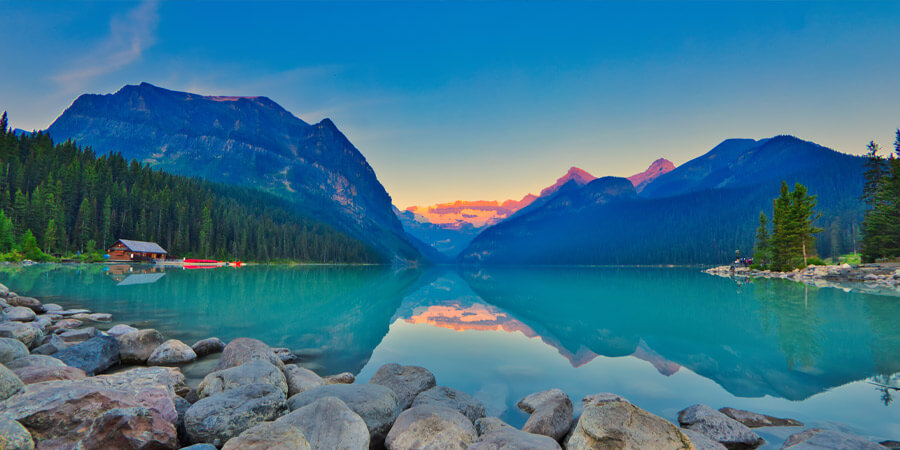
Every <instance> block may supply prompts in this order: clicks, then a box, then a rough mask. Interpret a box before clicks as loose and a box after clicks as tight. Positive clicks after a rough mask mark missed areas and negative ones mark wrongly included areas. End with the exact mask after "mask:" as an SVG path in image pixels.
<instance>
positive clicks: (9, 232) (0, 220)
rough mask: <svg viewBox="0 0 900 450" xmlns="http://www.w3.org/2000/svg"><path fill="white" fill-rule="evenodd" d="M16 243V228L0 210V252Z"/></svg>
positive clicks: (5, 250)
mask: <svg viewBox="0 0 900 450" xmlns="http://www.w3.org/2000/svg"><path fill="white" fill-rule="evenodd" d="M15 245H16V229H15V225H13V223H12V221H11V220H9V217H8V216H7V215H6V213H4V212H3V211H2V210H0V252H3V253H6V252H8V251H10V250H12V249H13V247H15Z"/></svg>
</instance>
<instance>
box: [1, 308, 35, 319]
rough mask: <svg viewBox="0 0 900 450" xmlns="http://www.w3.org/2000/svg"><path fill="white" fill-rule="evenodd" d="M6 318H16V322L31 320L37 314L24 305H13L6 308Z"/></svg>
mask: <svg viewBox="0 0 900 450" xmlns="http://www.w3.org/2000/svg"><path fill="white" fill-rule="evenodd" d="M5 314H6V320H14V321H16V322H31V321H33V320H34V319H35V318H36V317H37V314H35V313H34V311H32V310H31V309H29V308H26V307H24V306H13V307H12V308H9V309H7V310H6V313H5Z"/></svg>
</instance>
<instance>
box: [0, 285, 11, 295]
mask: <svg viewBox="0 0 900 450" xmlns="http://www.w3.org/2000/svg"><path fill="white" fill-rule="evenodd" d="M6 297H9V288H8V287H6V285H4V284H0V298H6Z"/></svg>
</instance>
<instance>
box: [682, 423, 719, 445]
mask: <svg viewBox="0 0 900 450" xmlns="http://www.w3.org/2000/svg"><path fill="white" fill-rule="evenodd" d="M681 432H682V433H683V434H684V435H685V436H687V437H688V439H690V440H691V444H694V448H695V449H697V450H726V447H725V446H724V445H722V444H720V443H719V442H718V441H714V440H713V439H712V438H711V437H709V436H707V435H705V434H703V433H700V432H697V431H694V430H689V429H687V428H682V429H681Z"/></svg>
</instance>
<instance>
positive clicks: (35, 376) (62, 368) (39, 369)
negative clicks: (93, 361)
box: [11, 355, 87, 384]
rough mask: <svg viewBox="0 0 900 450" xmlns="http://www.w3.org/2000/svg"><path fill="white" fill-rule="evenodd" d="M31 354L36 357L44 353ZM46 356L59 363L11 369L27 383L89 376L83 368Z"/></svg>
mask: <svg viewBox="0 0 900 450" xmlns="http://www.w3.org/2000/svg"><path fill="white" fill-rule="evenodd" d="M31 356H32V357H34V356H43V355H31ZM44 358H49V359H52V360H54V361H56V362H58V363H59V365H43V364H34V365H26V366H22V367H17V368H15V369H11V370H12V371H13V373H15V374H16V376H17V377H19V379H20V380H22V382H23V383H25V384H34V383H43V382H45V381H58V380H77V379H79V378H84V377H86V376H87V375H85V373H84V371H83V370H81V369H77V368H75V367H69V366H67V365H65V364H63V362H62V361H60V360H58V359H56V358H51V357H49V356H44Z"/></svg>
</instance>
